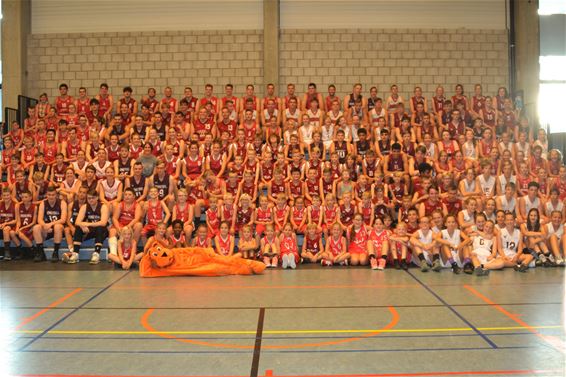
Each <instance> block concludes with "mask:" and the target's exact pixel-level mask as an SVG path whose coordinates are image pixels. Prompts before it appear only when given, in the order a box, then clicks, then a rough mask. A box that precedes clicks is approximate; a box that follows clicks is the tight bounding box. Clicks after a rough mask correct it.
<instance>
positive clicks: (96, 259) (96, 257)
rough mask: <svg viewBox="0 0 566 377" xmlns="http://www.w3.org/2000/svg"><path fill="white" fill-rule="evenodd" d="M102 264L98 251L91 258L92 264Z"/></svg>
mask: <svg viewBox="0 0 566 377" xmlns="http://www.w3.org/2000/svg"><path fill="white" fill-rule="evenodd" d="M98 262H100V254H98V253H97V252H96V251H95V252H93V253H92V257H90V262H89V263H90V264H98Z"/></svg>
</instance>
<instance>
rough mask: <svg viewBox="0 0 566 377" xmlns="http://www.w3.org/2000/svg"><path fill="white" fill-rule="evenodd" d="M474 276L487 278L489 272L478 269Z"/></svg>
mask: <svg viewBox="0 0 566 377" xmlns="http://www.w3.org/2000/svg"><path fill="white" fill-rule="evenodd" d="M474 273H475V275H476V276H487V275H489V270H488V269H487V268H483V267H478V268H476V269H475V270H474Z"/></svg>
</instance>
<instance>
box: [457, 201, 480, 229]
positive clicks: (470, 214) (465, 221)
mask: <svg viewBox="0 0 566 377" xmlns="http://www.w3.org/2000/svg"><path fill="white" fill-rule="evenodd" d="M464 204H465V206H466V208H465V209H463V210H461V211H460V212H459V213H458V225H460V228H461V229H462V230H464V231H466V230H468V229H469V228H470V227H472V226H474V224H475V223H476V208H477V201H476V199H474V198H468V199H466V200H465V201H464Z"/></svg>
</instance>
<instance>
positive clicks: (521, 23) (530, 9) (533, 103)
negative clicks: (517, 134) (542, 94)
mask: <svg viewBox="0 0 566 377" xmlns="http://www.w3.org/2000/svg"><path fill="white" fill-rule="evenodd" d="M511 1H513V2H514V5H515V64H516V70H515V72H516V89H517V90H523V91H524V94H525V98H523V101H524V104H525V110H526V111H527V114H528V115H529V117H530V118H531V119H533V120H535V119H536V118H537V101H538V87H539V69H540V67H539V54H540V37H539V15H538V1H537V0H529V1H527V0H511Z"/></svg>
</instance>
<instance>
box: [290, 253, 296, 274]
mask: <svg viewBox="0 0 566 377" xmlns="http://www.w3.org/2000/svg"><path fill="white" fill-rule="evenodd" d="M289 267H291V268H292V269H293V270H294V269H295V268H297V263H295V256H294V255H292V254H289Z"/></svg>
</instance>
